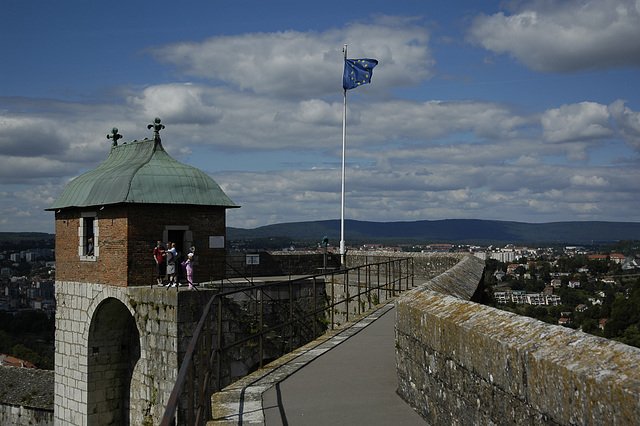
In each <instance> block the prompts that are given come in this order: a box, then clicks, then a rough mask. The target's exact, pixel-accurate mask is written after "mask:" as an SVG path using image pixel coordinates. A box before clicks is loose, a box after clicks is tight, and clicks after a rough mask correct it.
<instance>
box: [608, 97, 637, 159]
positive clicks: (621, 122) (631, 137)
mask: <svg viewBox="0 0 640 426" xmlns="http://www.w3.org/2000/svg"><path fill="white" fill-rule="evenodd" d="M609 111H611V115H612V117H613V119H614V120H615V121H616V124H618V126H619V129H620V132H621V134H622V135H623V136H624V138H625V139H626V141H627V145H629V146H630V147H631V148H632V149H633V150H634V151H635V152H640V112H636V111H632V110H631V108H629V107H627V106H626V105H625V101H623V100H620V99H619V100H617V101H615V102H614V103H613V104H611V105H610V106H609Z"/></svg>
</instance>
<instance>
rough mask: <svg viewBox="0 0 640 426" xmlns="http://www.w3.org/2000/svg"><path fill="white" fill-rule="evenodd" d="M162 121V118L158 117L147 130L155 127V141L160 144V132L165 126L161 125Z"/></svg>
mask: <svg viewBox="0 0 640 426" xmlns="http://www.w3.org/2000/svg"><path fill="white" fill-rule="evenodd" d="M161 121H162V120H160V117H156V118H155V119H154V120H153V123H152V124H149V125H148V126H147V129H151V128H152V127H153V140H155V141H156V143H157V142H160V130H162V129H164V124H160V122H161Z"/></svg>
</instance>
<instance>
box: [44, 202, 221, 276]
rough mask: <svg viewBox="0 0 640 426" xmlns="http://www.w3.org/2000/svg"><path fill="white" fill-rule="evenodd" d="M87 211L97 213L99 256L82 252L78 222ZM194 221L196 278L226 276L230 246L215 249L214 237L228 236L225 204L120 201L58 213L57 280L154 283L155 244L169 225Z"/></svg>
mask: <svg viewBox="0 0 640 426" xmlns="http://www.w3.org/2000/svg"><path fill="white" fill-rule="evenodd" d="M83 211H96V212H97V227H98V233H97V238H96V239H97V244H96V246H97V248H98V256H96V257H95V261H87V260H81V259H80V256H79V255H78V244H79V242H78V241H79V240H78V227H79V225H80V216H81V213H82V212H83ZM167 225H168V226H188V228H189V230H190V231H191V232H192V234H193V244H194V246H195V247H196V255H197V259H198V261H197V264H196V268H195V273H194V275H195V278H196V281H205V280H206V281H208V280H209V279H211V278H217V279H219V278H222V277H223V274H224V271H225V267H224V259H225V253H226V252H225V250H224V249H210V248H209V237H210V236H225V238H226V218H225V209H224V208H222V207H202V206H185V205H157V204H152V205H145V204H120V205H116V206H105V208H104V209H103V210H97V209H93V208H91V209H84V210H80V209H69V210H64V211H61V212H59V213H56V279H57V280H60V281H75V282H92V283H99V284H108V285H115V286H135V285H151V284H152V283H153V282H154V278H153V276H154V274H155V264H154V261H153V248H154V247H155V243H156V241H157V240H158V239H162V236H163V231H164V230H165V226H167Z"/></svg>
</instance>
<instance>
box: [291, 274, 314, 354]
mask: <svg viewBox="0 0 640 426" xmlns="http://www.w3.org/2000/svg"><path fill="white" fill-rule="evenodd" d="M314 281H315V280H314ZM289 350H290V351H292V350H293V282H291V280H289Z"/></svg>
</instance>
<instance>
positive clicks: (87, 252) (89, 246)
mask: <svg viewBox="0 0 640 426" xmlns="http://www.w3.org/2000/svg"><path fill="white" fill-rule="evenodd" d="M78 255H79V256H80V259H81V260H96V257H97V256H98V218H97V217H96V213H94V212H85V213H82V214H81V217H80V227H79V229H78Z"/></svg>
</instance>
